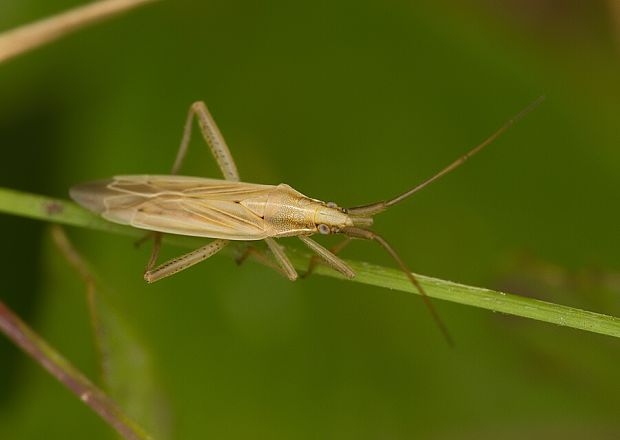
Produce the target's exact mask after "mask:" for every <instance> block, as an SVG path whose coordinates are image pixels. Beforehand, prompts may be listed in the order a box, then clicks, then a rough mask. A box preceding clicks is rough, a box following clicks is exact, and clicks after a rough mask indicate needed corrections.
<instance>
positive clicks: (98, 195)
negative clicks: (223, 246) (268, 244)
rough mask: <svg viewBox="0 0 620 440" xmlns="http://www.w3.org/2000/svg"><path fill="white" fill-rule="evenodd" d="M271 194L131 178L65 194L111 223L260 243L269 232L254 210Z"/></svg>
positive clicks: (267, 188) (174, 179)
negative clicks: (257, 241)
mask: <svg viewBox="0 0 620 440" xmlns="http://www.w3.org/2000/svg"><path fill="white" fill-rule="evenodd" d="M274 189H275V187H274V186H271V185H258V184H251V183H243V182H231V181H226V180H217V179H203V178H199V177H184V176H149V175H136V176H116V177H114V178H112V179H109V180H102V181H97V182H91V183H85V184H82V185H78V186H76V187H73V188H71V191H70V194H71V197H72V198H73V199H74V200H75V201H76V202H78V203H79V204H80V205H82V206H84V207H85V208H87V209H89V210H91V211H94V212H96V213H98V214H101V216H102V217H103V218H105V219H107V220H110V221H112V222H115V223H121V224H127V225H131V226H134V227H136V228H141V229H147V230H151V231H159V232H166V233H170V234H180V235H192V236H198V237H210V238H222V239H228V240H260V239H263V238H265V237H268V236H270V235H272V231H271V227H270V226H269V225H268V224H267V223H266V222H265V220H264V219H263V218H262V217H261V215H260V212H259V211H258V210H257V209H256V208H255V207H256V206H260V205H263V204H264V202H266V201H267V199H268V197H269V194H270V193H271V192H272V191H274ZM248 206H250V207H251V208H252V209H251V208H248Z"/></svg>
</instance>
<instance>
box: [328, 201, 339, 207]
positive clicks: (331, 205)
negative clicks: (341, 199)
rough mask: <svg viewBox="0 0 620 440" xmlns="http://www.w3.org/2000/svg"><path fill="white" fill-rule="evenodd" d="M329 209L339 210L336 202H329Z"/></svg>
mask: <svg viewBox="0 0 620 440" xmlns="http://www.w3.org/2000/svg"><path fill="white" fill-rule="evenodd" d="M327 207H328V208H337V207H338V205H336V204H335V203H334V202H327Z"/></svg>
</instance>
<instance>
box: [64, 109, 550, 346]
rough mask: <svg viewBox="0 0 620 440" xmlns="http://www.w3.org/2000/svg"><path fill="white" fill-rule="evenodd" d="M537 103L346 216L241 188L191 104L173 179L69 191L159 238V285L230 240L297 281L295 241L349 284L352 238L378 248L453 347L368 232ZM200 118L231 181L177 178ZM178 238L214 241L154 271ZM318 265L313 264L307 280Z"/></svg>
mask: <svg viewBox="0 0 620 440" xmlns="http://www.w3.org/2000/svg"><path fill="white" fill-rule="evenodd" d="M542 100H543V97H540V98H538V99H537V100H536V101H534V102H533V103H532V104H530V105H529V106H528V107H527V108H525V109H524V110H523V111H521V112H520V113H519V114H517V115H516V116H515V117H514V118H512V119H511V120H509V121H508V122H507V123H506V124H504V126H502V127H501V128H500V129H499V130H497V131H496V132H495V133H493V134H492V135H491V136H489V137H488V138H487V139H486V140H485V141H484V142H482V143H481V144H479V145H478V146H476V147H475V148H473V149H472V150H470V151H469V152H468V153H466V154H465V155H464V156H461V157H460V158H459V159H457V160H456V161H454V162H452V163H451V164H450V165H448V166H447V167H446V168H444V169H442V170H441V171H439V172H438V173H437V174H435V175H434V176H432V177H431V178H429V179H427V180H425V181H424V182H422V183H420V184H418V185H417V186H415V187H413V188H411V189H410V190H408V191H406V192H404V193H402V194H400V195H399V196H397V197H394V198H392V199H389V200H384V201H380V202H376V203H371V204H368V205H363V206H356V207H354V208H341V207H340V206H338V205H336V204H335V203H333V202H329V203H325V202H322V201H320V200H316V199H312V198H310V197H307V196H305V195H303V194H301V193H300V192H298V191H296V190H294V189H293V188H291V187H290V186H288V185H286V184H284V183H282V184H279V185H261V184H256V183H244V182H240V181H239V173H238V172H237V167H236V165H235V162H234V160H233V158H232V155H231V154H230V150H229V149H228V146H227V145H226V142H225V141H224V138H223V137H222V134H221V133H220V131H219V129H218V128H217V125H216V124H215V121H214V120H213V118H212V116H211V114H210V113H209V110H208V109H207V106H206V105H205V104H204V102H202V101H199V102H195V103H194V104H192V106H191V107H190V110H189V114H188V116H187V121H186V123H185V128H184V131H183V138H182V140H181V145H180V147H179V151H178V153H177V156H176V160H175V162H174V165H173V167H172V171H171V174H170V175H129V176H115V177H113V178H111V179H107V180H100V181H96V182H90V183H84V184H81V185H77V186H75V187H73V188H71V190H70V194H71V197H72V198H73V199H74V200H75V201H76V202H78V203H79V204H80V205H82V206H84V207H85V208H87V209H89V210H91V211H94V212H95V213H97V214H100V215H101V216H102V217H103V218H105V219H107V220H109V221H111V222H115V223H121V224H125V225H131V226H133V227H136V228H140V229H145V230H148V231H152V236H153V239H154V246H153V251H152V254H151V258H150V260H149V263H148V265H147V268H146V271H145V273H144V279H145V280H146V281H147V282H149V283H152V282H154V281H157V280H160V279H162V278H164V277H167V276H169V275H172V274H175V273H177V272H179V271H181V270H183V269H186V268H188V267H190V266H192V265H194V264H196V263H199V262H201V261H203V260H206V259H207V258H209V257H210V256H212V255H214V254H215V253H217V252H218V251H220V250H221V249H222V248H224V247H225V246H226V245H228V244H229V243H230V241H231V240H237V241H255V240H265V242H266V243H267V246H268V247H269V249H270V250H271V252H272V253H273V256H274V257H275V259H276V261H277V263H278V265H273V264H272V267H275V268H276V269H278V270H279V271H280V272H282V273H283V274H284V275H286V276H287V277H288V278H289V279H290V280H295V279H297V277H298V275H297V272H296V271H295V269H294V267H293V265H292V264H291V262H290V260H289V259H288V257H287V256H286V254H285V253H284V250H283V249H282V248H281V247H280V245H279V244H277V243H276V241H275V239H276V238H280V237H291V236H296V237H299V239H300V240H301V241H302V242H303V243H304V244H305V245H306V246H308V247H309V248H310V249H311V250H312V251H313V252H314V253H316V254H317V255H318V256H319V257H320V258H321V259H323V260H324V261H325V262H326V263H327V264H328V265H330V266H331V267H332V268H334V269H335V270H337V271H339V272H340V273H342V274H343V275H344V276H346V277H347V278H352V277H354V276H355V272H353V270H352V269H351V268H350V267H349V265H347V263H345V262H344V261H343V260H341V259H340V258H338V257H337V256H336V254H337V253H338V252H340V251H342V249H343V248H344V247H345V246H346V245H347V244H348V243H349V242H350V240H351V238H359V239H365V240H374V241H376V242H377V243H379V244H380V245H381V246H382V247H383V248H384V249H385V250H386V251H387V252H388V253H389V254H390V255H391V256H392V257H393V258H394V260H395V261H396V262H397V263H398V265H399V266H400V268H401V269H402V270H403V272H404V273H405V274H406V275H407V277H408V278H409V280H410V281H411V283H412V284H413V285H414V286H415V287H416V289H417V290H418V291H419V293H420V295H421V296H422V298H423V299H424V301H425V303H426V304H427V306H428V308H429V309H430V311H431V313H432V315H433V317H434V319H435V320H436V321H437V323H438V325H439V327H440V329H441V330H442V332H443V333H444V335H445V336H446V338H447V339H448V341H449V340H450V338H449V336H448V333H447V331H446V329H445V327H444V325H443V324H442V322H441V320H440V319H439V317H438V315H437V313H436V312H435V309H434V307H433V306H432V304H431V302H430V301H429V299H428V296H427V295H426V293H425V291H424V289H423V288H422V286H421V285H420V283H419V282H418V280H417V279H416V277H415V276H414V275H413V274H412V273H411V271H410V270H409V268H408V267H407V265H406V264H405V262H404V261H403V260H402V259H401V258H400V257H399V256H398V254H397V253H396V251H395V250H394V249H393V248H392V246H390V245H389V244H388V242H387V241H385V239H383V238H382V237H381V236H380V235H378V234H377V233H375V232H373V231H371V230H370V229H369V227H370V226H371V225H372V223H373V217H374V216H375V215H376V214H378V213H380V212H383V211H385V210H386V209H388V208H390V207H391V206H394V205H396V204H398V203H400V202H402V201H403V200H405V199H406V198H408V197H409V196H411V195H412V194H415V193H416V192H417V191H419V190H421V189H422V188H424V187H425V186H427V185H429V184H430V183H431V182H433V181H435V180H437V179H439V178H440V177H441V176H443V175H445V174H447V173H449V172H450V171H452V170H454V169H455V168H457V167H458V166H460V165H461V164H463V162H465V161H466V160H467V159H468V158H470V157H471V156H473V155H474V154H476V153H477V152H479V151H480V150H482V149H483V148H484V147H486V146H487V145H488V144H490V143H491V142H492V141H494V140H495V139H496V138H497V137H498V136H499V135H501V134H502V133H503V132H504V131H506V130H507V129H508V128H509V127H510V126H511V125H513V124H514V123H515V122H516V121H517V120H519V119H520V118H521V117H523V116H524V115H525V114H526V113H528V112H529V111H531V110H532V109H533V108H534V107H535V106H537V105H538V104H539V103H540V102H541V101H542ZM194 117H196V118H197V119H198V123H199V125H200V129H201V131H202V134H203V136H204V138H205V140H206V142H207V144H208V145H209V147H210V148H211V152H212V153H213V156H214V157H215V160H216V161H217V163H218V165H219V168H220V169H221V171H222V174H223V175H224V180H221V179H207V178H202V177H186V176H179V175H177V173H178V171H179V169H180V167H181V164H182V163H183V160H184V158H185V156H186V153H187V149H188V145H189V141H190V137H191V132H192V123H193V119H194ZM162 233H168V234H179V235H189V236H196V237H207V238H213V239H215V240H213V241H211V242H210V243H209V244H207V245H205V246H203V247H201V248H199V249H196V250H194V251H192V252H190V253H187V254H185V255H182V256H180V257H178V258H175V259H172V260H170V261H168V262H166V263H163V264H161V265H159V266H157V267H155V263H156V261H157V257H158V255H159V250H160V245H161V234H162ZM317 233H318V234H323V235H327V234H343V235H345V236H346V240H345V241H343V242H342V243H340V244H339V245H337V246H336V247H334V248H332V249H331V250H328V249H326V248H324V247H323V246H321V245H320V244H318V243H317V242H315V241H314V240H312V239H311V238H310V236H311V235H314V234H317ZM250 253H254V254H255V255H256V256H257V257H259V258H261V259H263V260H264V261H266V262H270V261H271V260H270V259H269V258H267V257H266V256H265V255H263V254H262V252H260V251H259V250H258V249H256V248H254V247H251V246H249V247H248V248H247V250H246V252H245V254H244V255H243V256H241V257H240V258H239V261H242V260H243V259H245V257H247V255H249V254H250ZM315 264H316V259H314V258H313V260H311V262H310V266H309V268H308V272H307V273H309V272H311V270H312V268H313V267H314V265H315Z"/></svg>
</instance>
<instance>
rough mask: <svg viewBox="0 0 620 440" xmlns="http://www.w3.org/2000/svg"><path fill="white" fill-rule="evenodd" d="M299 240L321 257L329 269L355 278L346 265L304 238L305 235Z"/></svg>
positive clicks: (312, 241) (318, 245)
mask: <svg viewBox="0 0 620 440" xmlns="http://www.w3.org/2000/svg"><path fill="white" fill-rule="evenodd" d="M299 239H300V240H301V241H303V242H304V243H305V244H306V246H308V247H309V248H310V249H312V250H313V251H314V252H316V253H317V254H318V255H319V257H321V258H322V259H323V260H324V261H325V262H326V263H327V264H329V265H330V266H331V267H333V268H334V269H336V270H337V271H338V272H340V273H341V274H343V275H344V276H345V277H347V278H353V277H354V276H355V272H353V269H351V268H350V267H349V265H348V264H347V263H345V262H344V261H342V260H341V259H340V258H338V257H337V256H335V255H334V254H332V253H331V252H330V251H328V250H327V249H325V248H324V247H323V246H321V245H320V244H318V243H317V242H316V241H314V240H312V239H311V238H309V237H306V236H305V235H300V236H299Z"/></svg>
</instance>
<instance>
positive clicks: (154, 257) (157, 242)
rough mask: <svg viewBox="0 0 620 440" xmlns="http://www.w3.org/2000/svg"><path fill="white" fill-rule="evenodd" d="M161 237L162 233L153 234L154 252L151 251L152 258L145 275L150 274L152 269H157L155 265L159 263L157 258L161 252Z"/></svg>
mask: <svg viewBox="0 0 620 440" xmlns="http://www.w3.org/2000/svg"><path fill="white" fill-rule="evenodd" d="M161 235H162V234H161V232H154V233H153V250H152V251H151V257H150V258H149V262H148V264H147V265H146V270H145V273H146V272H150V271H151V269H153V267H155V263H157V257H159V251H160V249H161ZM147 237H148V236H147Z"/></svg>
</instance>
